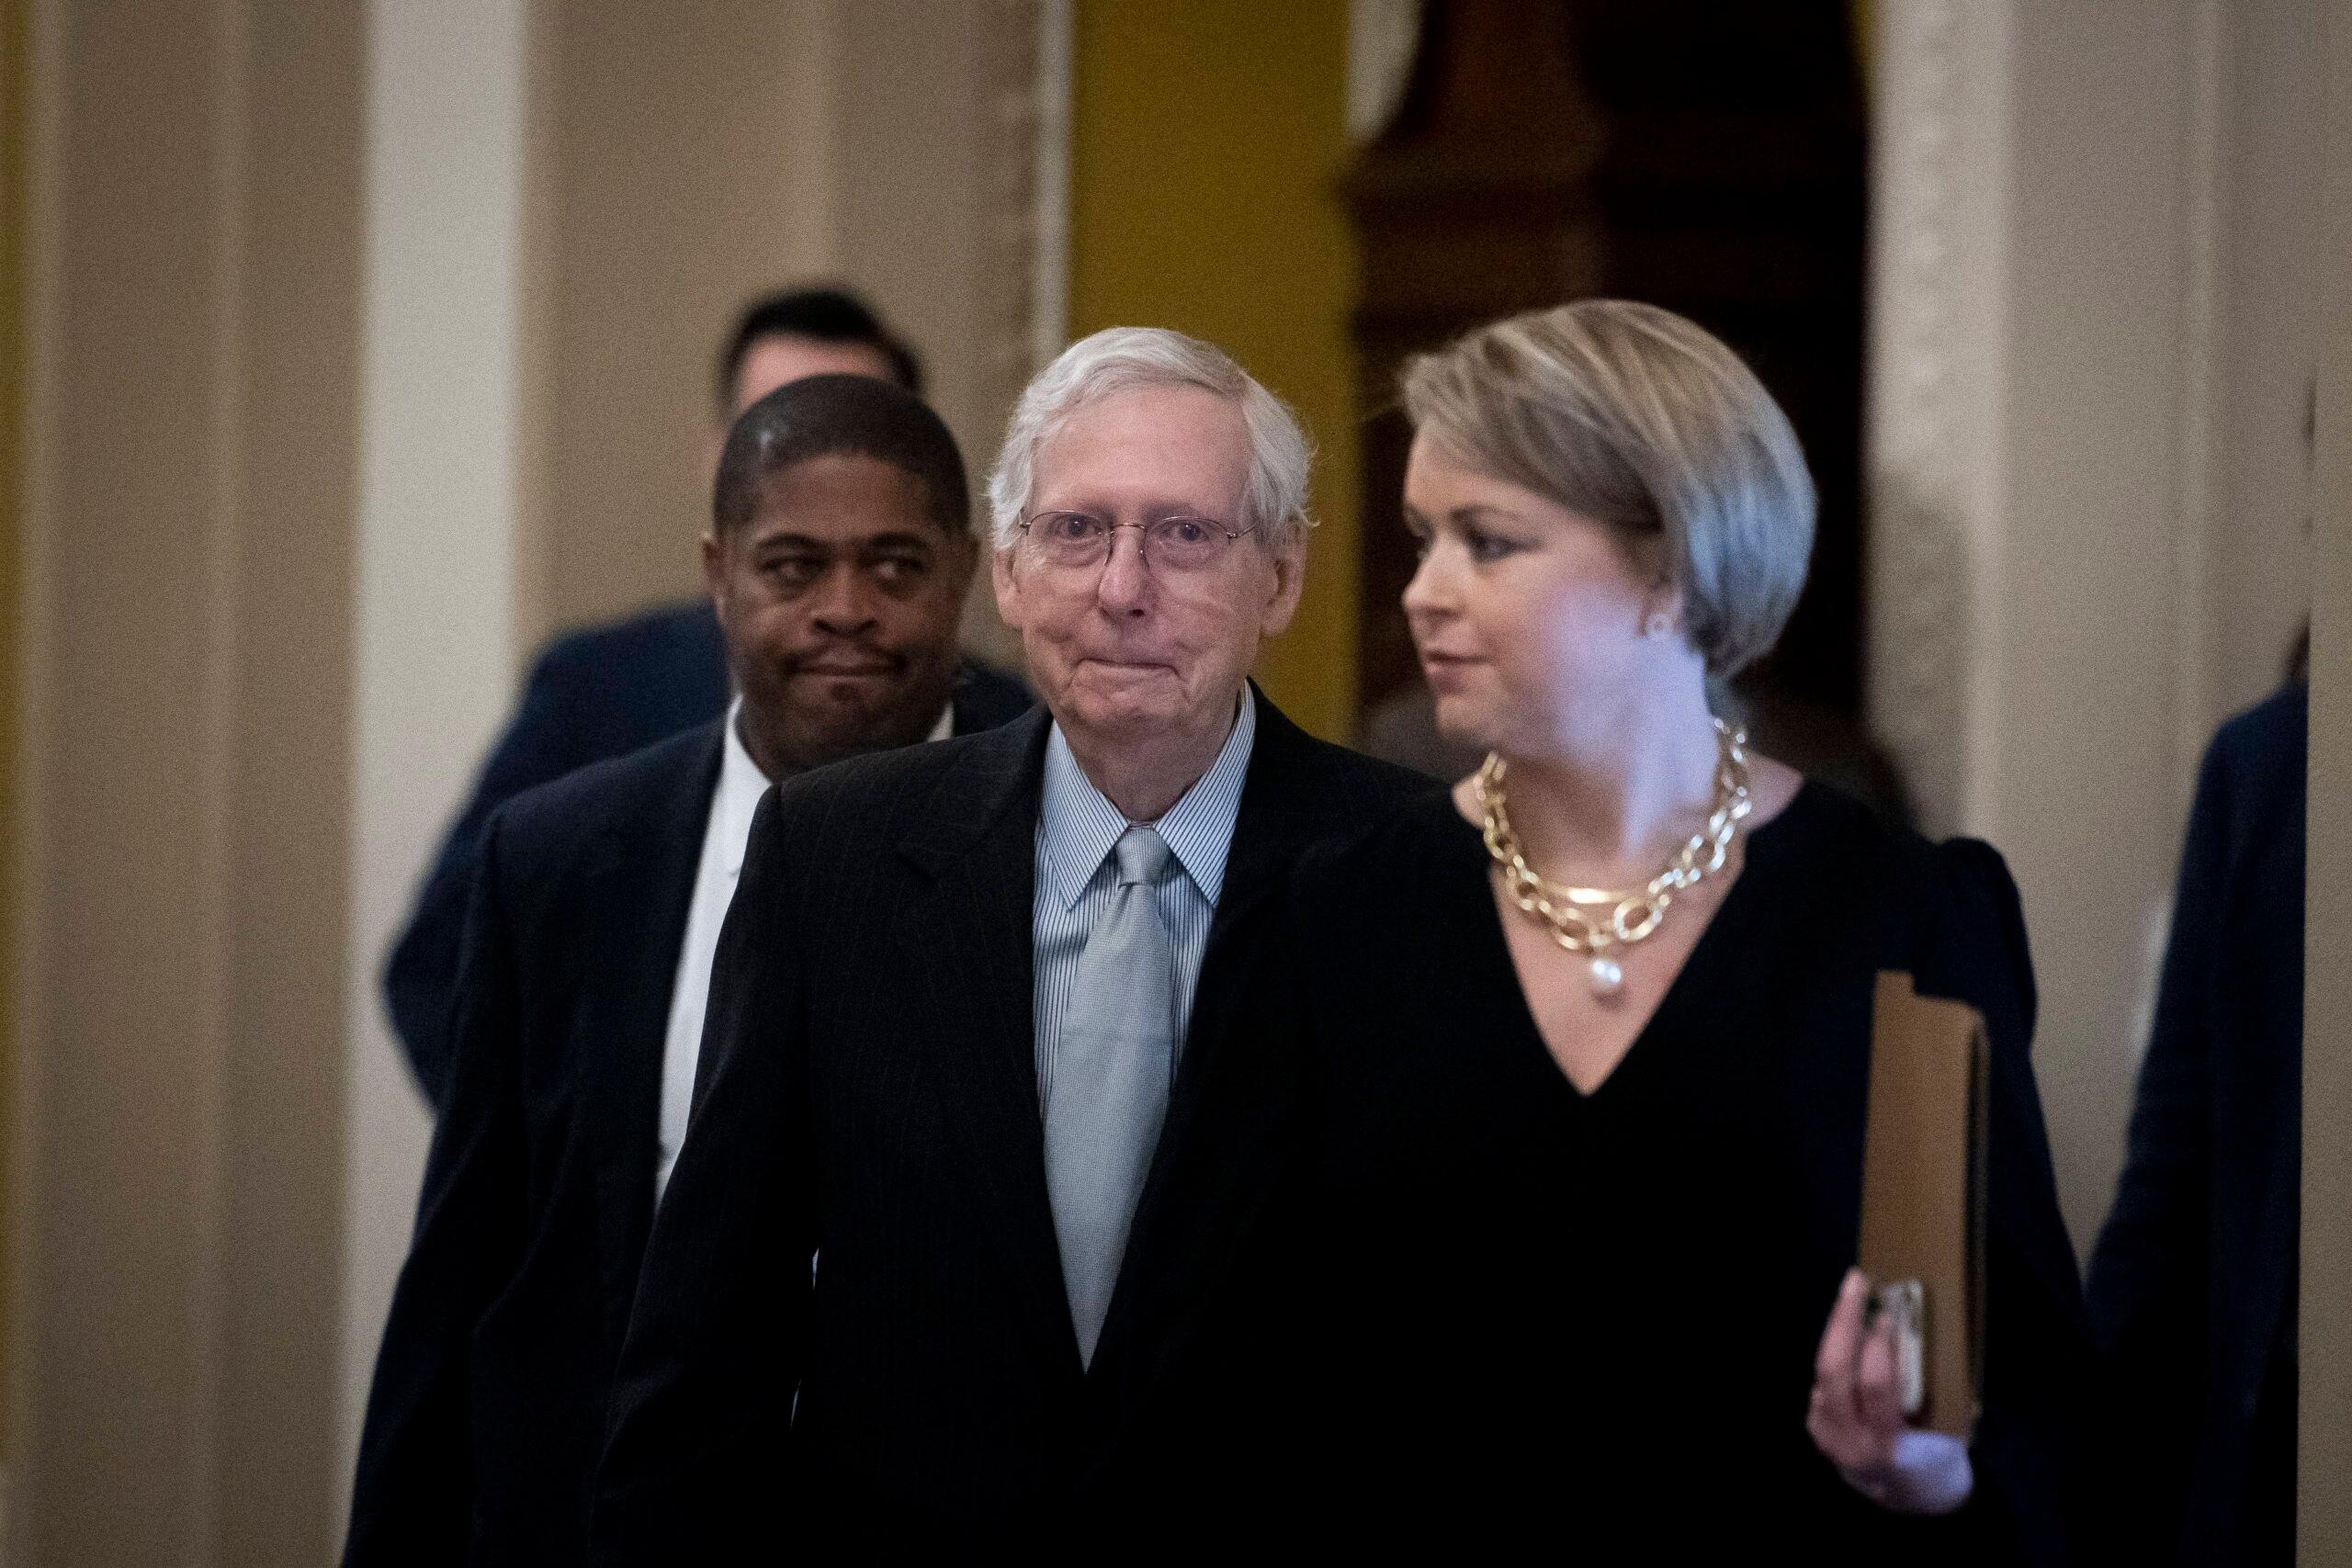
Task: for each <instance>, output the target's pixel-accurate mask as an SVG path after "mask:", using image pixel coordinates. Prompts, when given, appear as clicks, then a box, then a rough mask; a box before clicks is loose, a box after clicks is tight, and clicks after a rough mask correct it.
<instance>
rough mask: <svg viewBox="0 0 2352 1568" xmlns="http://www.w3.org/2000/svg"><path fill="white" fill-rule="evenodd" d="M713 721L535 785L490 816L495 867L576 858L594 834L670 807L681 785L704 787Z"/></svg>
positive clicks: (713, 748) (711, 758)
mask: <svg viewBox="0 0 2352 1568" xmlns="http://www.w3.org/2000/svg"><path fill="white" fill-rule="evenodd" d="M718 725H719V721H718V720H717V719H713V720H712V721H710V722H709V723H707V724H702V725H697V726H696V727H695V728H692V729H688V730H684V731H681V732H680V733H679V734H676V735H673V736H672V737H670V739H667V740H657V741H655V742H654V743H653V744H652V745H650V746H648V747H645V748H643V749H642V750H636V751H631V752H629V753H628V755H627V756H623V757H608V758H606V759H605V761H601V762H591V763H589V764H588V765H587V766H586V767H583V768H579V769H575V770H574V771H573V772H571V773H566V774H564V775H563V776H562V777H561V778H560V779H552V780H549V781H548V783H546V784H535V785H533V786H532V787H531V788H529V789H526V790H525V791H523V792H522V793H521V794H519V795H515V797H514V798H513V799H511V800H509V801H507V802H506V803H505V804H504V805H503V806H501V807H499V808H498V810H497V811H496V813H494V814H493V816H492V825H493V826H492V833H493V834H495V836H496V838H497V840H498V846H499V857H500V861H501V863H502V865H503V867H504V868H505V869H506V870H507V871H508V872H509V874H512V873H513V872H514V871H515V870H516V869H518V868H521V867H525V866H530V865H536V864H539V863H546V864H547V865H548V866H550V867H562V866H567V865H571V864H575V863H578V862H579V861H580V859H581V852H582V848H583V847H584V846H585V845H586V844H587V842H588V841H589V840H591V839H592V838H593V837H594V836H595V835H597V834H600V833H604V832H606V831H610V830H612V829H619V828H625V827H628V826H631V825H634V824H637V823H639V822H641V821H643V820H644V819H645V818H646V816H647V815H648V814H649V813H651V812H654V811H658V810H661V809H662V808H663V807H675V806H676V805H677V804H678V802H677V795H678V792H679V791H681V790H685V789H690V788H696V787H700V788H702V789H704V790H706V791H707V788H708V787H709V784H710V783H711V781H712V780H713V779H714V778H715V777H716V776H717V773H716V770H717V768H718V746H719V733H718Z"/></svg>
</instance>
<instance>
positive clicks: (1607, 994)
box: [1585, 953, 1625, 1001]
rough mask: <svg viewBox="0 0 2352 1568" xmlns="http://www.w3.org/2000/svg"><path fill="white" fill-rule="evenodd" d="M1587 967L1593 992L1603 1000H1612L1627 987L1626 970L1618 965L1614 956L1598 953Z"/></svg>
mask: <svg viewBox="0 0 2352 1568" xmlns="http://www.w3.org/2000/svg"><path fill="white" fill-rule="evenodd" d="M1585 969H1586V972H1587V974H1589V976H1590V977H1591V980H1592V994H1593V995H1594V996H1596V997H1599V998H1600V999H1601V1000H1602V1001H1609V1000H1611V998H1614V997H1615V996H1616V995H1617V993H1618V992H1619V991H1622V990H1623V989H1624V988H1625V971H1624V970H1623V969H1621V968H1619V967H1618V965H1617V961H1616V960H1615V959H1613V958H1610V957H1607V956H1605V955H1602V954H1599V953H1596V954H1594V955H1593V960H1592V962H1591V963H1590V964H1587V965H1585Z"/></svg>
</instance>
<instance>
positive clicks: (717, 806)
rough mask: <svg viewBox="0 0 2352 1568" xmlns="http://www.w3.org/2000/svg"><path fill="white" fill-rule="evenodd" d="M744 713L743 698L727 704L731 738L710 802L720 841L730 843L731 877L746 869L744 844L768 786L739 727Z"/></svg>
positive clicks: (722, 755)
mask: <svg viewBox="0 0 2352 1568" xmlns="http://www.w3.org/2000/svg"><path fill="white" fill-rule="evenodd" d="M742 712H743V699H742V698H741V697H737V698H736V699H735V700H734V701H733V702H731V703H729V704H728V705H727V725H726V729H727V739H725V740H724V741H722V742H721V743H720V745H719V749H718V794H717V795H714V796H713V797H712V799H711V803H710V809H711V815H712V818H714V819H715V820H716V821H717V822H718V829H719V833H720V840H719V841H720V842H721V843H724V844H725V845H726V846H727V863H726V869H727V873H728V874H729V875H730V876H731V875H734V874H737V873H739V872H741V870H742V869H743V847H744V845H745V844H746V843H748V842H749V841H750V840H751V837H752V814H753V813H755V812H757V811H758V810H759V808H760V796H762V795H765V794H766V793H767V789H768V776H767V774H765V773H762V772H760V765H759V764H758V763H757V762H754V761H752V753H751V752H750V751H748V750H744V747H743V732H742V731H741V729H738V728H736V724H737V721H738V720H739V719H740V718H741V716H742Z"/></svg>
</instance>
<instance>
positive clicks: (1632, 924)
mask: <svg viewBox="0 0 2352 1568" xmlns="http://www.w3.org/2000/svg"><path fill="white" fill-rule="evenodd" d="M1508 772H1509V764H1507V763H1505V762H1504V761H1503V760H1502V759H1501V758H1500V757H1498V756H1497V755H1495V754H1494V753H1493V752H1491V751H1489V752H1487V761H1486V762H1485V764H1484V765H1483V766H1481V767H1480V768H1479V770H1478V812H1479V816H1480V818H1481V819H1482V825H1483V827H1484V828H1485V830H1486V839H1487V853H1488V854H1490V855H1492V856H1493V857H1494V860H1495V863H1496V864H1497V865H1498V866H1500V867H1501V868H1502V873H1503V886H1504V888H1505V890H1506V891H1508V892H1509V893H1510V897H1511V902H1512V903H1514V904H1517V905H1518V906H1519V907H1520V908H1521V910H1523V911H1524V912H1525V913H1526V914H1527V915H1528V916H1529V917H1530V918H1531V919H1536V920H1540V921H1542V922H1543V924H1544V927H1545V929H1546V930H1547V931H1550V933H1551V937H1552V940H1553V941H1554V942H1558V943H1559V944H1560V945H1561V946H1562V947H1564V948H1566V949H1567V950H1568V951H1569V952H1570V953H1582V954H1584V955H1585V956H1586V959H1587V964H1586V966H1585V967H1586V974H1587V976H1588V977H1589V979H1590V981H1591V984H1592V994H1593V995H1594V996H1596V997H1599V998H1601V999H1602V1000H1604V1001H1606V1000H1608V999H1610V998H1613V997H1615V996H1616V995H1617V994H1618V992H1619V991H1620V990H1621V989H1623V987H1624V984H1625V971H1624V969H1623V966H1622V965H1621V964H1619V963H1618V962H1617V959H1616V956H1615V953H1616V950H1617V949H1619V948H1623V947H1631V946H1632V945H1633V944H1634V943H1635V942H1639V941H1641V940H1642V939H1643V938H1644V937H1645V936H1648V935H1649V934H1650V933H1651V932H1652V931H1656V930H1657V928H1658V924H1659V922H1660V921H1662V920H1664V919H1666V911H1667V908H1668V906H1670V905H1671V904H1672V903H1673V902H1674V896H1675V895H1676V894H1677V893H1680V892H1682V891H1684V890H1686V889H1688V888H1691V887H1695V886H1698V885H1699V883H1700V881H1701V880H1702V878H1704V877H1706V876H1709V875H1711V874H1713V873H1715V872H1718V871H1721V870H1722V869H1723V867H1724V857H1725V856H1726V855H1727V854H1729V853H1730V852H1731V843H1732V840H1733V839H1734V838H1736V836H1737V835H1738V832H1739V824H1740V822H1741V820H1742V819H1743V818H1746V817H1747V813H1748V810H1749V807H1750V802H1749V800H1748V795H1747V731H1745V730H1740V729H1734V728H1732V727H1731V726H1730V725H1727V724H1725V723H1724V721H1723V720H1722V719H1717V720H1715V803H1714V807H1713V810H1712V811H1710V812H1709V813H1708V816H1707V826H1706V827H1705V828H1704V829H1702V830H1701V831H1699V832H1696V833H1693V834H1691V840H1690V842H1688V843H1686V844H1684V845H1683V846H1682V848H1681V849H1680V850H1679V851H1678V852H1676V853H1675V856H1674V858H1673V859H1672V860H1670V861H1668V862H1667V863H1666V869H1665V870H1664V871H1661V872H1659V873H1658V874H1657V875H1656V876H1653V877H1651V878H1650V879H1649V881H1648V883H1647V884H1645V886H1641V887H1637V888H1634V889H1631V890H1625V889H1621V888H1612V887H1570V886H1565V885H1563V884H1561V883H1557V882H1553V881H1550V880H1547V879H1546V878H1545V877H1544V876H1543V875H1541V874H1539V873H1538V872H1537V871H1536V870H1535V868H1534V867H1533V866H1532V865H1529V864H1528V863H1527V856H1526V855H1525V853H1523V852H1521V849H1520V847H1519V836H1518V835H1517V834H1515V833H1513V832H1512V831H1511V828H1510V811H1509V809H1508V808H1507V807H1506V805H1505V798H1504V787H1503V779H1504V775H1505V774H1506V773H1508Z"/></svg>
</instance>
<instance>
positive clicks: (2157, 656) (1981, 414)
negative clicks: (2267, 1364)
mask: <svg viewBox="0 0 2352 1568" xmlns="http://www.w3.org/2000/svg"><path fill="white" fill-rule="evenodd" d="M2319 3H2320V0H2270V3H2268V4H2265V5H2261V6H2228V5H2223V4H2221V3H2220V0H2148V3H2147V4H2145V5H2142V6H2134V7H2131V12H2130V15H2129V17H2125V16H2124V15H2123V14H2121V13H2120V12H2119V11H2118V9H2117V8H2116V7H2114V6H2106V5H2101V4H2098V3H2097V0H2032V3H2030V4H2026V3H2019V0H1891V3H1889V4H1885V5H1883V6H1880V7H1879V9H1878V11H1877V13H1876V17H1877V27H1876V29H1875V31H1876V37H1877V48H1878V59H1877V62H1876V64H1877V69H1876V70H1875V71H1874V73H1873V83H1874V95H1875V97H1876V100H1877V103H1876V110H1875V114H1876V125H1875V135H1874V139H1873V141H1874V152H1873V156H1874V159H1875V161H1876V162H1875V166H1874V169H1873V175H1872V177H1873V191H1872V213H1873V217H1872V222H1873V225H1874V234H1873V249H1874V252H1875V256H1876V259H1875V262H1874V265H1873V266H1872V275H1873V276H1872V291H1873V300H1872V309H1871V319H1872V334H1873V341H1872V344H1871V380H1872V389H1871V448H1872V450H1871V518H1870V529H1871V536H1870V537H1871V582H1870V593H1871V628H1870V656H1871V662H1870V686H1871V691H1870V711H1871V721H1872V724H1873V726H1874V727H1875V728H1877V729H1878V730H1879V732H1880V733H1881V734H1882V735H1883V737H1884V738H1885V739H1886V740H1887V741H1888V743H1889V744H1890V745H1891V746H1892V747H1893V748H1894V750H1895V751H1896V753H1897V755H1898V757H1899V758H1900V760H1901V761H1902V762H1903V764H1904V766H1905V772H1906V773H1907V775H1908V779H1909V782H1910V784H1912V786H1913V788H1914V790H1915V792H1916V794H1917V798H1918V800H1919V803H1920V805H1921V808H1922V815H1923V817H1924V818H1925V826H1926V827H1927V828H1928V829H1929V830H1930V831H1931V832H1934V833H1937V834H1949V833H1954V832H1968V833H1975V834H1979V835H1982V836H1984V837H1986V838H1988V839H1990V840H1992V841H1993V842H1994V843H1995V845H1996V847H1998V848H1999V849H2000V850H2001V851H2002V852H2004V853H2005V854H2006V855H2007V857H2008V861H2009V865H2010V869H2011V870H2012V871H2013V872H2014V873H2015V874H2016V877H2017V880H2018V886H2019V889H2020V890H2021V892H2022V894H2023V896H2024V900H2025V910H2026V917H2027V922H2028V925H2029V927H2030V931H2031V933H2032V939H2033V947H2034V960H2035V970H2036V975H2037V977H2038V979H2039V981H2040V988H2041V1018H2040V1025H2039V1029H2038V1031H2037V1035H2036V1040H2035V1068H2036V1071H2037V1073H2038V1075H2039V1077H2040V1078H2041V1089H2042V1099H2043V1105H2044V1108H2045V1111H2046V1113H2047V1117H2048V1121H2049V1126H2050V1135H2051V1145H2052V1156H2053V1159H2054V1162H2055V1164H2056V1168H2057V1175H2058V1181H2059V1189H2060V1197H2061V1200H2062V1201H2063V1203H2064V1208H2065V1213H2066V1219H2067V1223H2068V1224H2069V1226H2070V1227H2071V1229H2072V1231H2073V1234H2074V1238H2075V1244H2076V1246H2077V1247H2081V1248H2084V1249H2086V1250H2087V1248H2088V1247H2089V1246H2090V1245H2091V1242H2092V1240H2093V1238H2094V1236H2095V1235H2097V1232H2098V1226H2099V1224H2100V1223H2101V1221H2102V1219H2103V1218H2104V1217H2105V1214H2106V1212H2107V1209H2108V1206H2109V1201H2110V1199H2111V1197H2112V1195H2113V1190H2114V1183H2115V1179H2116V1175H2117V1173H2118V1170H2119V1169H2120V1164H2121V1156H2122V1141H2123V1139H2122V1134H2123V1127H2124V1122H2125V1118H2126V1116H2127V1114H2128V1112H2129V1110H2130V1106H2131V1091H2132V1084H2133V1079H2134V1074H2135V1071H2136V1066H2137V1058H2136V1055H2135V1053H2136V1048H2137V1045H2138V1040H2137V1036H2136V1028H2137V1021H2138V1015H2139V1013H2140V1010H2141V1008H2142V1006H2143V998H2144V996H2145V987H2146V985H2147V983H2148V979H2149V975H2150V969H2151V948H2152V945H2153V943H2154V941H2155V940H2156V939H2157V938H2158V937H2159V936H2160V935H2161V930H2162V926H2161V921H2162V915H2163V908H2164V900H2165V898H2166V897H2167V896H2168V894H2169V890H2170V886H2171V881H2172V876H2173V871H2174V866H2175V862H2176V859H2177V854H2178V849H2179V843H2180V832H2181V828H2182V823H2183V819H2184V817H2185V813H2186V808H2187V805H2188V794H2189V789H2190V784H2191V782H2192V780H2193V777H2194V773H2195V769H2196V766H2197V761H2198V756H2199V750H2201V748H2202V746H2203V745H2204V743H2205V740H2206V739H2207V738H2208V737H2209V736H2210V735H2211V733H2212V730H2213V728H2214V727H2215V725H2216V724H2217V723H2218V722H2219V721H2220V719H2221V718H2222V716H2224V715H2225V714H2227V713H2229V712H2231V711H2233V710H2234V709H2236V708H2239V707H2243V706H2245V705H2247V704H2249V703H2251V702H2253V701H2255V700H2256V698H2258V697H2259V696H2260V695H2262V694H2264V692H2265V691H2267V689H2268V688H2270V687H2271V686H2273V685H2275V684H2276V683H2277V682H2278V678H2279V673H2280V671H2281V669H2282V667H2283V663H2284V657H2285V653H2286V649H2287V645H2288V643H2289V640H2290V637H2291V634H2292V631H2293V628H2294V627H2295V626H2297V625H2298V624H2299V623H2300V621H2301V617H2302V615H2303V613H2304V608H2305V605H2306V604H2307V597H2306V596H2307V594H2308V592H2309V589H2308V570H2307V563H2308V559H2309V549H2310V542H2309V538H2308V536H2307V535H2306V533H2305V532H2304V529H2303V517H2304V515H2305V511H2304V499H2305V485H2304V468H2303V464H2302V460H2301V409H2302V400H2303V397H2304V394H2305V390H2306V389H2307V387H2308V385H2309V376H2310V369H2311V366H2310V360H2309V344H2310V343H2311V341H2312V334H2313V332H2314V330H2315V328H2316V324H2317V321H2318V320H2319V318H2318V315H2317V310H2318V306H2317V300H2316V297H2315V294H2314V288H2315V273H2314V272H2313V270H2312V269H2313V268H2314V267H2315V266H2316V265H2319V264H2318V262H2317V260H2316V258H2317V257H2318V256H2321V255H2324V254H2327V253H2325V252H2324V251H2323V250H2317V249H2315V248H2314V246H2313V243H2312V242H2313V240H2314V239H2315V237H2316V236H2315V233H2314V232H2313V230H2312V198H2311V192H2312V188H2313V185H2314V182H2315V179H2316V162H2315V157H2314V152H2313V149H2312V142H2311V139H2310V137H2309V134H2308V130H2307V128H2308V127H2309V125H2310V124H2311V123H2312V121H2313V120H2314V118H2315V117H2316V115H2317V113H2318V107H2319V96H2320V80H2319V73H2317V72H2316V71H2315V70H2314V69H2312V36H2313V35H2314V33H2315V28H2316V18H2317V14H2318V4H2319Z"/></svg>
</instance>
